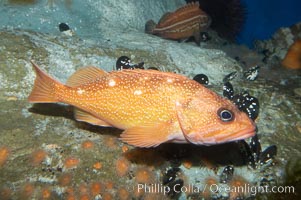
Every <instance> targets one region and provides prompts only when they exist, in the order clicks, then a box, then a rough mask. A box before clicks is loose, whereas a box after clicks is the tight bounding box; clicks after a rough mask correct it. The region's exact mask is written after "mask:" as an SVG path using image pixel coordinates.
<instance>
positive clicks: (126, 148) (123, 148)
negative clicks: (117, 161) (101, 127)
mask: <svg viewBox="0 0 301 200" xmlns="http://www.w3.org/2000/svg"><path fill="white" fill-rule="evenodd" d="M121 150H122V152H123V153H125V152H127V151H128V150H129V147H128V146H126V145H123V146H122V147H121Z"/></svg>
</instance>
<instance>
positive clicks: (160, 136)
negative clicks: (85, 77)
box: [120, 123, 171, 147]
mask: <svg viewBox="0 0 301 200" xmlns="http://www.w3.org/2000/svg"><path fill="white" fill-rule="evenodd" d="M170 125H171V124H170V123H162V124H146V125H144V126H139V127H132V128H129V129H126V130H125V131H124V132H123V133H122V134H121V135H120V137H121V140H122V141H123V142H126V143H128V144H130V145H133V146H137V147H156V146H158V145H160V144H162V143H164V142H167V141H168V140H169V138H168V136H169V134H170Z"/></svg>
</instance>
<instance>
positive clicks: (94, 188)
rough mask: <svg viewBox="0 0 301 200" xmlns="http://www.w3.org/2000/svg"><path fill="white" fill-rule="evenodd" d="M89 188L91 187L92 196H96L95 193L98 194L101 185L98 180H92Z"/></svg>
mask: <svg viewBox="0 0 301 200" xmlns="http://www.w3.org/2000/svg"><path fill="white" fill-rule="evenodd" d="M90 188H91V193H92V195H93V197H94V196H96V195H98V194H100V193H101V191H102V189H103V186H102V184H101V183H99V182H94V183H92V184H91V186H90Z"/></svg>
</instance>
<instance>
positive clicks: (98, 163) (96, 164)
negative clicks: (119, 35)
mask: <svg viewBox="0 0 301 200" xmlns="http://www.w3.org/2000/svg"><path fill="white" fill-rule="evenodd" d="M93 168H94V169H101V168H102V163H101V162H96V163H94V164H93Z"/></svg>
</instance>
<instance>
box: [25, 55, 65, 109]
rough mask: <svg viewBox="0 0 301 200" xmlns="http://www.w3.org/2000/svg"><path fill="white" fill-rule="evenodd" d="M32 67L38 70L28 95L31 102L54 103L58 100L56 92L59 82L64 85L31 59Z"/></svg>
mask: <svg viewBox="0 0 301 200" xmlns="http://www.w3.org/2000/svg"><path fill="white" fill-rule="evenodd" d="M31 64H32V67H33V69H34V70H35V72H36V75H37V77H36V80H35V82H34V86H33V89H32V91H31V93H30V95H29V97H28V101H29V102H31V103H54V102H58V99H57V97H56V92H55V86H56V85H57V84H59V85H62V83H60V82H59V81H57V80H55V79H53V78H51V77H50V76H49V75H48V74H46V73H45V72H43V71H42V70H41V69H40V68H39V66H38V65H37V64H35V63H34V62H33V61H31Z"/></svg>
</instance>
